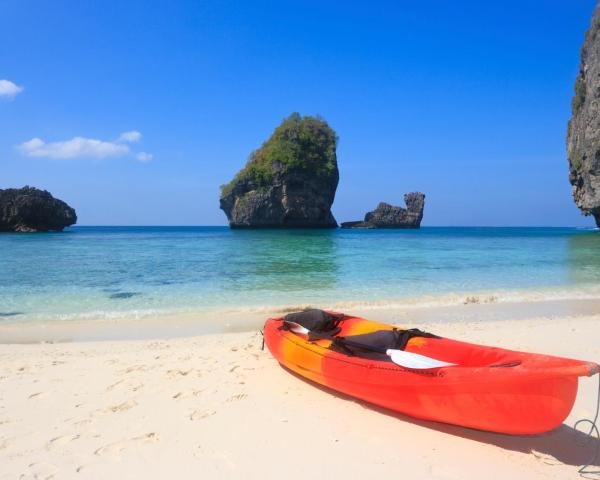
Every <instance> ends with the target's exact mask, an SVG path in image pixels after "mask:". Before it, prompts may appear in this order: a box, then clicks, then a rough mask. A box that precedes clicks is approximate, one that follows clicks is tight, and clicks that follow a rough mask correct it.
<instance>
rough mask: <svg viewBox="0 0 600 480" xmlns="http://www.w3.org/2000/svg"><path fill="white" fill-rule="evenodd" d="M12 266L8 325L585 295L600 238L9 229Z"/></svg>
mask: <svg viewBox="0 0 600 480" xmlns="http://www.w3.org/2000/svg"><path fill="white" fill-rule="evenodd" d="M0 273H1V274H0V322H3V323H7V322H21V321H28V320H53V319H63V320H64V319H86V318H111V317H116V316H123V315H135V316H144V315H152V314H163V313H178V312H199V311H204V310H207V309H209V310H210V309H217V310H223V309H234V310H235V309H239V308H259V307H284V306H294V305H302V304H312V305H336V304H344V303H345V302H382V303H383V304H385V303H386V302H397V301H403V300H406V299H415V298H417V299H418V298H423V297H426V298H429V299H431V298H437V297H443V296H444V295H448V294H468V293H469V294H470V293H473V292H494V293H497V292H503V291H509V292H515V291H522V292H537V293H539V292H544V291H549V292H553V293H551V295H554V294H556V292H563V294H565V295H571V294H572V295H576V294H577V292H581V291H584V290H585V289H593V288H594V287H597V286H600V234H598V233H597V232H593V231H582V230H576V229H566V228H441V227H440V228H433V227H432V228H422V229H420V230H291V231H290V230H264V231H245V230H230V229H228V228H226V227H75V228H71V229H68V230H67V231H65V232H63V233H49V234H2V235H0ZM565 292H566V293H565Z"/></svg>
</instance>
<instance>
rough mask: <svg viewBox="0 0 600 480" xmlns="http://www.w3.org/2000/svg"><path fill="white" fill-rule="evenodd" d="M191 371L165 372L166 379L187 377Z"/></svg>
mask: <svg viewBox="0 0 600 480" xmlns="http://www.w3.org/2000/svg"><path fill="white" fill-rule="evenodd" d="M191 372H193V370H167V378H177V377H187V376H188V375H189V374H190V373H191Z"/></svg>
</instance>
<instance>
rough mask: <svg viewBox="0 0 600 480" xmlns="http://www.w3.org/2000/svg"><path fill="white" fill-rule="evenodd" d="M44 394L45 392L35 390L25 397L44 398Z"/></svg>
mask: <svg viewBox="0 0 600 480" xmlns="http://www.w3.org/2000/svg"><path fill="white" fill-rule="evenodd" d="M46 396H48V394H47V393H46V392H36V393H32V394H31V395H29V396H28V397H27V398H28V399H29V400H31V399H32V398H44V397H46Z"/></svg>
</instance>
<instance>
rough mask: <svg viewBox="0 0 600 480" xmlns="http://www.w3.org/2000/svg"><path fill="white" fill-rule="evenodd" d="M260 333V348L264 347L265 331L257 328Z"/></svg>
mask: <svg viewBox="0 0 600 480" xmlns="http://www.w3.org/2000/svg"><path fill="white" fill-rule="evenodd" d="M259 332H260V334H261V335H262V345H261V346H260V349H261V350H264V349H265V332H263V331H262V330H259Z"/></svg>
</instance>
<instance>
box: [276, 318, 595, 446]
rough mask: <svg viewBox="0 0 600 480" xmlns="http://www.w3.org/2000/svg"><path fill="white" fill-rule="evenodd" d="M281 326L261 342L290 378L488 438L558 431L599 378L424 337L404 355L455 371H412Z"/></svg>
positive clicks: (586, 369) (580, 365)
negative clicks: (581, 384)
mask: <svg viewBox="0 0 600 480" xmlns="http://www.w3.org/2000/svg"><path fill="white" fill-rule="evenodd" d="M282 324H283V320H282V319H271V320H267V322H266V324H265V330H264V334H265V342H266V345H267V347H268V348H269V350H270V351H271V353H272V354H273V356H274V357H275V358H276V359H277V360H278V361H279V362H280V363H281V364H282V365H283V366H285V367H286V368H288V369H290V370H292V371H293V372H295V373H297V374H299V375H301V376H303V377H305V378H307V379H309V380H312V381H314V382H317V383H319V384H321V385H324V386H326V387H329V388H332V389H334V390H337V391H339V392H342V393H344V394H347V395H350V396H352V397H355V398H358V399H361V400H364V401H366V402H369V403H372V404H375V405H378V406H381V407H385V408H387V409H390V410H393V411H396V412H400V413H402V414H405V415H409V416H412V417H415V418H419V419H424V420H432V421H437V422H444V423H449V424H454V425H461V426H464V427H469V428H475V429H479V430H487V431H492V432H500V433H507V434H521V435H522V434H537V433H542V432H546V431H549V430H552V429H553V428H555V427H557V426H559V425H560V424H561V423H562V422H563V421H564V420H565V418H566V417H567V416H568V415H569V413H570V411H571V409H572V407H573V404H574V402H575V398H576V396H577V385H578V377H579V376H583V375H591V374H593V373H596V372H597V370H598V365H597V364H594V363H591V362H580V361H578V360H570V359H562V358H559V357H550V356H546V355H537V354H531V353H524V352H515V351H511V350H505V349H498V348H493V347H484V346H480V345H474V344H468V343H464V342H457V341H454V340H450V339H438V338H422V337H417V338H414V339H412V340H411V341H410V342H409V344H408V346H407V348H406V350H407V351H413V352H416V353H419V354H425V355H428V356H431V357H432V358H436V359H438V360H442V361H448V362H450V363H458V364H459V366H458V367H457V366H452V367H442V368H435V369H428V370H410V369H406V368H403V367H400V366H398V365H396V364H394V363H391V362H389V361H381V360H368V359H364V358H358V357H353V356H348V355H344V354H342V353H339V352H336V351H333V350H330V349H329V348H327V347H328V346H329V341H327V340H319V341H317V342H309V341H308V339H307V338H306V337H305V336H304V335H299V334H295V333H293V332H290V331H288V330H285V329H281V328H280V327H281V325H282ZM341 326H342V332H341V333H340V335H355V334H357V333H368V332H370V331H376V330H380V329H391V328H392V327H391V326H390V325H385V324H380V323H376V322H371V321H369V320H365V319H361V318H349V319H348V320H345V321H344V322H343V324H342V325H341ZM444 355H445V358H444ZM465 358H467V359H468V360H469V361H470V363H471V364H469V362H467V361H466V360H465ZM457 360H462V361H457Z"/></svg>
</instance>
